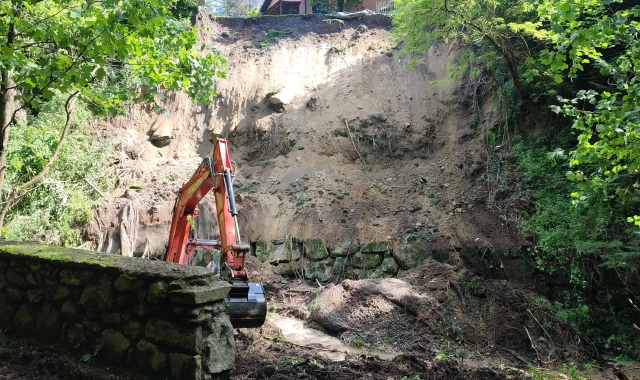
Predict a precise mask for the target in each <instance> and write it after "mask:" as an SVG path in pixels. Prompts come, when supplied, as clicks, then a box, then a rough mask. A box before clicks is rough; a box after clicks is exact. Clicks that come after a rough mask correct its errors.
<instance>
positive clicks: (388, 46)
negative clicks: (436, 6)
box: [87, 12, 521, 254]
mask: <svg viewBox="0 0 640 380" xmlns="http://www.w3.org/2000/svg"><path fill="white" fill-rule="evenodd" d="M327 21H328V20H325V19H323V16H318V15H312V16H305V17H283V18H271V17H263V18H258V19H255V20H253V19H247V20H234V19H215V18H213V17H211V16H209V15H208V14H207V13H204V12H201V13H199V14H198V15H197V17H196V25H197V27H198V28H199V33H200V37H201V40H202V41H203V42H205V43H207V44H210V45H212V46H214V47H215V48H217V49H219V50H220V52H221V54H222V56H223V57H225V58H226V59H227V60H228V65H229V71H228V74H227V78H226V79H221V80H219V81H218V87H217V91H218V93H219V97H218V98H217V99H216V102H215V104H214V105H213V106H205V105H203V104H193V103H191V102H190V101H188V99H187V98H186V96H184V95H183V94H168V96H167V99H166V101H165V103H164V104H163V107H164V109H165V110H166V112H167V116H168V117H167V116H163V115H157V114H154V113H153V112H151V110H149V109H141V108H134V109H132V110H131V112H130V115H129V116H128V117H120V118H117V119H115V120H113V121H112V123H111V125H110V126H109V129H108V134H109V136H112V137H114V138H115V141H116V144H117V146H118V147H119V148H120V159H119V163H118V175H119V178H120V180H119V187H118V189H117V190H116V193H115V194H113V195H114V197H115V200H113V201H111V202H109V203H108V204H106V205H105V206H104V208H103V209H102V210H101V212H100V213H99V215H98V217H97V218H96V220H95V222H94V224H93V226H92V228H91V229H90V230H88V232H87V234H88V236H89V237H90V238H91V239H92V240H93V241H95V242H96V244H97V246H98V247H97V248H98V249H99V250H101V251H110V252H117V251H119V250H120V251H122V252H123V253H125V254H132V253H133V252H134V251H135V252H138V253H140V252H143V251H147V252H149V251H151V252H161V251H162V250H163V246H164V244H165V242H166V239H167V235H168V228H169V224H170V220H171V216H172V215H171V210H172V207H173V202H174V200H175V197H176V194H177V191H178V189H179V188H180V186H181V185H182V184H183V183H184V182H185V181H186V180H187V179H188V178H189V177H190V176H191V175H192V173H193V172H194V170H195V169H196V167H197V165H198V164H199V162H200V161H201V159H202V157H204V156H205V155H207V154H208V153H209V152H210V150H211V148H212V140H213V138H214V137H215V136H222V137H225V138H227V139H228V140H229V141H230V155H231V157H232V159H233V160H235V162H236V163H237V166H238V175H237V176H236V178H235V187H236V194H237V197H238V202H239V204H240V206H241V216H240V229H241V232H242V235H243V239H244V240H248V241H257V240H264V241H268V240H270V239H276V238H280V237H282V236H285V235H291V236H294V237H298V238H308V237H314V238H320V239H323V240H324V241H325V242H326V243H327V245H328V246H331V245H333V244H337V243H340V242H342V241H345V240H357V241H360V242H363V243H365V242H369V241H376V240H377V241H380V240H388V241H390V242H391V244H392V247H394V248H395V249H399V247H400V245H401V244H403V243H407V242H408V241H409V242H410V241H412V240H413V241H420V242H424V243H425V244H429V245H430V246H432V247H433V249H434V250H438V251H447V250H453V249H455V250H460V248H471V249H475V248H476V247H479V248H482V249H485V250H486V249H490V250H491V251H493V252H507V251H509V250H514V249H517V248H518V247H519V246H520V245H521V242H520V239H519V235H518V232H517V230H516V229H515V228H513V227H512V226H510V225H509V223H508V219H509V217H508V215H507V214H508V211H505V209H507V208H509V205H508V202H509V201H510V200H509V199H507V200H506V201H505V200H504V199H503V198H505V197H504V196H500V194H499V190H500V189H493V188H492V187H491V186H489V185H488V184H489V182H488V181H486V175H487V165H486V162H487V157H488V155H489V154H490V153H491V152H489V151H488V150H487V148H486V146H485V144H484V141H485V134H486V130H487V129H489V128H491V127H493V125H494V123H496V122H497V120H498V119H499V116H498V114H497V113H498V112H499V110H496V109H494V105H493V103H492V99H491V98H490V97H489V98H488V100H486V101H485V102H481V103H478V98H476V97H475V95H476V93H477V92H478V91H477V90H478V88H477V85H476V84H473V83H471V82H469V81H468V80H463V81H461V82H453V81H444V82H442V83H440V84H438V85H436V82H438V81H442V80H443V79H446V77H447V71H448V69H449V67H450V66H451V65H452V64H455V62H456V60H457V57H458V56H459V54H460V53H461V47H460V46H459V45H457V44H456V43H450V44H442V45H438V46H434V47H432V48H431V49H429V51H428V52H426V55H425V57H424V58H422V59H421V60H419V61H418V63H417V66H416V68H415V69H414V70H406V69H405V66H406V65H407V63H408V62H409V59H408V58H407V57H399V47H398V46H397V45H396V44H395V43H394V42H393V41H392V40H391V39H390V33H389V28H390V21H389V19H388V18H387V17H384V16H379V15H376V16H368V17H364V18H362V19H354V20H349V21H345V22H344V23H340V22H336V21H333V22H327ZM273 92H277V94H276V97H278V98H279V99H281V100H282V101H284V102H285V103H286V104H285V105H284V112H275V111H273V110H272V108H273V107H269V99H267V95H268V94H270V93H273ZM152 140H155V145H154V143H153V141H152ZM158 146H160V147H158ZM130 187H134V188H135V189H130ZM496 195H498V196H497V197H496ZM211 199H212V197H208V199H206V200H205V201H204V202H203V203H202V206H201V209H202V214H201V216H200V217H199V220H198V228H197V235H198V236H199V237H215V236H217V227H216V222H215V218H214V217H213V215H214V213H213V204H212V202H211ZM505 202H506V203H505ZM136 221H137V222H138V223H135V222H136ZM135 226H137V227H135ZM123 242H124V243H123Z"/></svg>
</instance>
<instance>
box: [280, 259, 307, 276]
mask: <svg viewBox="0 0 640 380" xmlns="http://www.w3.org/2000/svg"><path fill="white" fill-rule="evenodd" d="M302 264H303V261H302V260H298V261H295V262H293V263H282V264H279V265H278V266H276V271H277V272H278V274H279V275H281V276H296V277H298V276H302V270H303V269H304V267H303V265H302Z"/></svg>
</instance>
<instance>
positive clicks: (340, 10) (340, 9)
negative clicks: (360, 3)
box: [338, 0, 344, 12]
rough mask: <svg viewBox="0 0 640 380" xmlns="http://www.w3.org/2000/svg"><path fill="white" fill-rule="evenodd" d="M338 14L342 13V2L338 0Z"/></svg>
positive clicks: (342, 0)
mask: <svg viewBox="0 0 640 380" xmlns="http://www.w3.org/2000/svg"><path fill="white" fill-rule="evenodd" d="M338 12H344V0H338Z"/></svg>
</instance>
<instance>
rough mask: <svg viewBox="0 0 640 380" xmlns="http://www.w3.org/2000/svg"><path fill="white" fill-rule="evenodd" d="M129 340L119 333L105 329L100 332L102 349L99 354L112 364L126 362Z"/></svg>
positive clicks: (129, 345)
mask: <svg viewBox="0 0 640 380" xmlns="http://www.w3.org/2000/svg"><path fill="white" fill-rule="evenodd" d="M130 347H131V340H129V338H127V337H126V336H125V335H124V334H122V333H121V332H120V331H116V330H114V329H106V330H104V331H103V332H102V349H101V350H100V354H101V355H104V356H105V357H106V358H107V360H109V361H111V362H112V363H120V364H122V363H123V362H126V361H127V358H128V356H129V348H130Z"/></svg>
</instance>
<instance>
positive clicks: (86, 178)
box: [2, 96, 115, 246]
mask: <svg viewBox="0 0 640 380" xmlns="http://www.w3.org/2000/svg"><path fill="white" fill-rule="evenodd" d="M64 100H65V99H64V97H62V96H58V97H56V98H54V99H53V100H52V101H51V102H50V103H47V104H46V105H45V106H44V107H43V108H42V109H41V110H40V112H39V113H38V114H37V115H35V116H31V115H29V116H28V117H27V118H26V120H20V121H19V122H18V124H17V125H16V126H15V127H14V128H12V129H11V139H10V141H9V147H8V152H7V181H6V182H5V185H6V188H5V189H4V191H5V192H7V191H11V189H12V188H14V187H15V186H19V185H21V184H23V183H25V182H27V181H29V180H30V179H31V178H33V176H35V175H36V174H37V173H38V172H40V171H41V170H42V168H43V167H44V165H45V164H46V163H47V160H48V159H49V157H50V156H51V154H52V153H53V151H54V149H55V147H56V144H57V143H58V140H59V138H60V133H61V132H62V130H63V129H64V124H65V120H66V119H65V113H64V106H63V105H64ZM72 121H73V126H72V129H71V130H70V132H69V135H68V136H67V139H66V141H65V143H64V145H63V147H62V150H61V152H60V154H59V155H58V158H57V159H56V161H54V164H53V166H52V168H51V170H50V171H49V172H48V173H47V174H46V176H45V177H44V178H43V179H42V181H40V182H39V183H37V184H36V185H34V186H33V187H32V188H30V189H28V190H27V192H26V193H25V194H24V196H23V197H22V198H21V199H20V200H19V202H18V203H17V204H16V205H14V206H13V207H12V208H11V209H10V210H9V211H8V213H7V216H6V218H5V226H4V228H3V231H2V235H3V236H4V237H6V238H7V239H10V240H17V241H21V240H36V241H40V242H43V243H47V244H59V245H65V246H78V245H80V244H82V243H83V238H82V235H81V232H80V227H81V226H82V225H84V224H86V223H87V222H88V221H89V220H90V219H91V218H92V217H93V213H94V211H93V207H94V206H95V205H96V204H97V203H98V201H99V200H100V197H101V196H102V195H101V194H100V192H103V193H104V192H107V191H109V190H110V189H112V188H113V186H114V185H115V174H114V172H113V169H112V167H111V165H110V163H109V161H108V157H109V155H111V152H113V147H112V146H111V144H110V143H109V142H107V141H96V133H95V130H94V128H95V126H96V123H97V119H96V118H95V117H94V116H93V115H92V113H91V112H90V111H89V108H88V107H87V105H86V104H84V103H82V102H78V104H77V106H76V108H75V110H74V113H73V114H72Z"/></svg>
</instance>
